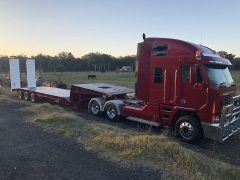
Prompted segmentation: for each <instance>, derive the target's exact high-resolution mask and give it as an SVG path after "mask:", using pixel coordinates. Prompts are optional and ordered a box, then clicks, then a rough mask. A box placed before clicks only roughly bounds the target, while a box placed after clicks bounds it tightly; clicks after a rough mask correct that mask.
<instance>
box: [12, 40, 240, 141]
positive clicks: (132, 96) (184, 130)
mask: <svg viewBox="0 0 240 180" xmlns="http://www.w3.org/2000/svg"><path fill="white" fill-rule="evenodd" d="M230 66H231V63H230V61H229V60H227V59H225V58H222V57H220V56H219V55H218V54H217V53H216V52H215V51H213V50H211V49H210V48H208V47H205V46H202V45H197V44H193V43H189V42H185V41H182V40H176V39H168V38H144V41H143V42H141V43H139V44H138V52H137V62H136V84H135V91H134V90H133V89H129V88H125V87H119V86H115V85H110V84H104V83H97V84H77V85H72V86H71V90H62V89H58V88H51V87H36V88H17V89H15V90H16V91H17V92H18V94H19V98H25V99H29V100H31V101H32V102H35V101H37V100H42V101H54V102H56V103H59V104H65V105H70V106H73V107H76V108H88V111H89V112H90V113H91V114H93V115H95V116H100V115H103V114H105V115H106V117H107V118H108V119H110V120H112V121H116V120H118V119H119V117H125V118H127V119H129V120H133V121H137V122H140V123H145V124H148V125H151V126H156V127H159V126H161V127H162V126H167V127H169V128H171V129H172V130H173V132H174V134H175V135H176V136H179V137H180V138H181V139H182V140H183V141H185V142H188V143H194V142H196V141H197V140H198V139H199V138H200V137H202V136H205V137H207V138H210V139H212V140H216V141H219V142H223V141H224V140H226V139H227V138H229V137H230V136H231V135H233V134H235V133H237V132H238V131H239V130H240V96H236V85H235V83H234V81H233V79H232V77H231V74H230V72H229V69H228V68H229V67H230ZM116 78H117V77H116Z"/></svg>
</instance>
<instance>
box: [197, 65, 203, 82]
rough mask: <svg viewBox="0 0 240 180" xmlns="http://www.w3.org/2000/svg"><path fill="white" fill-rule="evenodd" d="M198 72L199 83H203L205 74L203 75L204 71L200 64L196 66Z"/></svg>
mask: <svg viewBox="0 0 240 180" xmlns="http://www.w3.org/2000/svg"><path fill="white" fill-rule="evenodd" d="M196 71H197V72H196V73H197V82H198V83H203V76H202V72H201V68H200V66H197V68H196Z"/></svg>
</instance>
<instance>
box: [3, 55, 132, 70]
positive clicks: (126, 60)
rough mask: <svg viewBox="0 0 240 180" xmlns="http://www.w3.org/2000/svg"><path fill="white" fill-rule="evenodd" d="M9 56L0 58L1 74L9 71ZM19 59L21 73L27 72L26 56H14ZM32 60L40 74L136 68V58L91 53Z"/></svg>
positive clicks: (43, 56) (46, 56)
mask: <svg viewBox="0 0 240 180" xmlns="http://www.w3.org/2000/svg"><path fill="white" fill-rule="evenodd" d="M9 58H10V57H8V56H0V73H7V72H8V71H9V62H8V60H9ZM14 58H17V59H19V61H20V69H21V71H25V70H26V65H25V64H26V63H25V61H26V59H27V57H26V56H25V55H19V56H14ZM31 58H33V59H35V61H36V70H37V71H40V72H65V71H66V72H67V71H101V72H105V71H115V70H117V69H119V68H121V67H122V66H131V67H133V68H134V66H135V61H136V56H133V55H132V56H124V57H114V56H111V55H108V54H100V53H89V54H86V55H84V56H82V57H81V58H76V57H74V56H73V54H72V53H70V52H69V53H68V52H61V53H59V54H58V55H56V56H49V55H43V54H38V55H36V56H32V57H31Z"/></svg>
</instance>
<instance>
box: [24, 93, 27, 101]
mask: <svg viewBox="0 0 240 180" xmlns="http://www.w3.org/2000/svg"><path fill="white" fill-rule="evenodd" d="M24 99H25V100H28V93H27V92H25V93H24Z"/></svg>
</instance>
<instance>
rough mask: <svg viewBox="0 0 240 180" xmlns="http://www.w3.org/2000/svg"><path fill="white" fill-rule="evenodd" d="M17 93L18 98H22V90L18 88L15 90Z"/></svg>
mask: <svg viewBox="0 0 240 180" xmlns="http://www.w3.org/2000/svg"><path fill="white" fill-rule="evenodd" d="M17 94H18V98H19V99H23V92H22V91H20V90H19V91H18V92H17Z"/></svg>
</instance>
